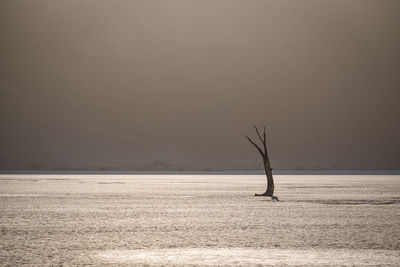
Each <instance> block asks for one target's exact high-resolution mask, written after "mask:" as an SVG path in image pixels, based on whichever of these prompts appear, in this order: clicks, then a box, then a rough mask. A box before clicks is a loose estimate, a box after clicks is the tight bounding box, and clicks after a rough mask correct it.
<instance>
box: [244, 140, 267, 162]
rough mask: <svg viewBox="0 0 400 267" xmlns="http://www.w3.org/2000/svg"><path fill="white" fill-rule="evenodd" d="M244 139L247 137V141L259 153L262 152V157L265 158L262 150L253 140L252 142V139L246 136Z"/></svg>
mask: <svg viewBox="0 0 400 267" xmlns="http://www.w3.org/2000/svg"><path fill="white" fill-rule="evenodd" d="M244 137H246V138H247V140H249V142H250V143H251V144H252V145H253V146H254V147H255V148H256V149H257V150H258V152H260V154H261V156H262V157H263V158H264V156H265V155H264V153H263V151H262V150H261V148H260V147H259V146H258V145H257V144H256V143H254V142H253V140H251V139H250V137H248V136H247V135H245V136H244Z"/></svg>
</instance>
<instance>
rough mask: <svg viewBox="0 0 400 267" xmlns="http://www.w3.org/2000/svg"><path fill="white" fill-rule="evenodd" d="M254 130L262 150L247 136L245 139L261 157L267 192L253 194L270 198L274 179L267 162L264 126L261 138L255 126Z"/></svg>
mask: <svg viewBox="0 0 400 267" xmlns="http://www.w3.org/2000/svg"><path fill="white" fill-rule="evenodd" d="M254 129H255V130H256V133H257V136H258V138H259V139H260V140H261V142H262V144H263V149H261V148H260V147H259V146H258V145H257V144H256V143H255V142H253V140H251V139H250V137H248V136H245V137H246V138H247V140H249V142H250V143H251V144H252V145H253V146H254V147H255V148H256V149H257V150H258V152H259V153H260V155H261V156H262V158H263V163H264V170H265V175H266V176H267V190H266V191H265V192H264V193H263V194H255V196H270V197H272V196H273V195H274V189H275V185H274V178H273V176H272V168H271V162H270V161H269V156H268V149H267V138H266V134H265V126H264V132H263V136H261V134H260V132H259V131H258V129H257V127H256V126H255V125H254Z"/></svg>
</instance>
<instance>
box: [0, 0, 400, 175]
mask: <svg viewBox="0 0 400 267" xmlns="http://www.w3.org/2000/svg"><path fill="white" fill-rule="evenodd" d="M399 10H400V4H399V1H396V0H394V1H392V0H387V1H385V3H384V4H382V3H381V2H380V1H374V0H353V1H350V2H349V1H347V0H338V1H315V0H308V1H269V0H249V1H239V0H220V1H208V0H205V1H185V0H167V1H154V0H135V1H128V0H120V1H112V2H110V1H104V0H88V1H70V0H61V1H47V0H38V1H27V0H22V1H1V2H0V36H1V39H2V42H0V59H1V62H2V64H1V65H0V123H1V131H0V169H1V170H54V169H58V170H179V169H184V170H257V169H262V166H260V164H259V163H258V161H257V160H258V158H257V157H258V155H257V154H256V153H254V151H253V150H252V148H251V147H249V146H248V144H247V143H246V142H245V140H244V139H243V136H242V135H243V134H251V132H252V128H251V125H252V124H253V123H255V124H258V125H263V124H266V125H267V126H268V140H269V146H270V152H271V159H272V161H273V162H272V163H273V168H275V169H277V170H278V169H279V170H293V169H299V170H301V169H305V170H315V169H333V170H343V169H344V170H349V169H350V170H387V169H391V170H399V169H400V166H399V161H398V159H399V158H400V154H399V153H400V152H399V151H400V149H399V147H400V141H399V138H398V136H399V135H400V126H399V123H398V114H399V113H400V110H399V105H398V99H399V98H400V95H399V90H398V88H399V87H400V78H399V75H398V73H399V69H400V65H399V64H400V53H399V49H398V47H400V37H399V34H398V25H399V24H400V17H399V16H398V14H399Z"/></svg>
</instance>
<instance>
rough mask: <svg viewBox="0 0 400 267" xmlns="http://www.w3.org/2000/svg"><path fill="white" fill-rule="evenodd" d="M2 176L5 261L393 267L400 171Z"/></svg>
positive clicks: (397, 256) (0, 256)
mask: <svg viewBox="0 0 400 267" xmlns="http://www.w3.org/2000/svg"><path fill="white" fill-rule="evenodd" d="M275 179H276V195H278V196H279V198H280V200H281V201H279V202H275V201H274V202H273V201H271V200H269V199H268V198H263V197H254V196H253V195H254V193H262V192H263V189H264V186H265V184H264V182H265V178H264V177H263V176H262V175H79V174H74V175H52V174H48V175H37V174H35V175H11V174H4V175H0V205H1V210H0V216H1V217H0V223H1V239H0V247H1V250H0V251H1V252H0V262H1V263H2V265H7V264H9V265H21V264H38V265H55V264H71V265H73V264H77V265H80V264H94V265H107V264H110V265H139V266H142V265H143V264H148V265H174V266H176V265H178V266H179V265H180V266H187V265H246V266H247V265H304V266H310V265H315V266H320V265H332V266H335V265H337V266H339V265H340V266H342V265H345V266H352V265H388V266H390V265H392V266H397V265H398V263H399V262H400V253H399V251H400V242H399V240H400V227H399V226H398V225H399V221H400V220H399V219H400V176H394V175H392V176H390V175H384V176H378V175H374V176H367V175H360V176H355V175H351V176H346V175H327V176H323V175H311V176H301V175H276V176H275Z"/></svg>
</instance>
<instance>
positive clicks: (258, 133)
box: [253, 125, 265, 144]
mask: <svg viewBox="0 0 400 267" xmlns="http://www.w3.org/2000/svg"><path fill="white" fill-rule="evenodd" d="M253 127H254V129H255V130H256V133H257V135H258V138H260V140H261V143H263V144H264V143H265V140H263V139H262V138H261V134H260V132H259V131H258V129H257V126H255V125H253Z"/></svg>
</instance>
